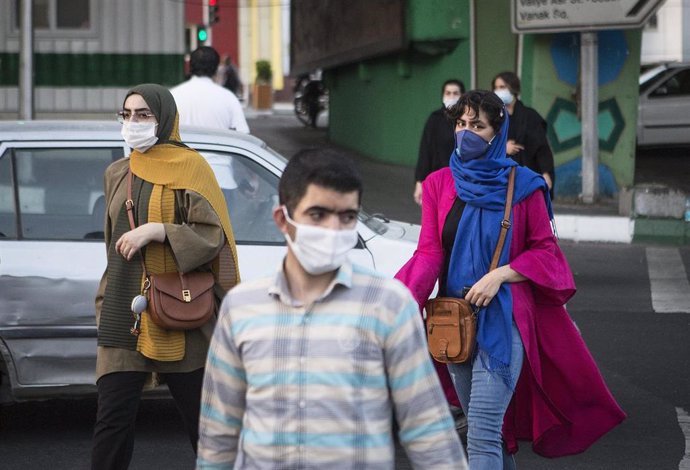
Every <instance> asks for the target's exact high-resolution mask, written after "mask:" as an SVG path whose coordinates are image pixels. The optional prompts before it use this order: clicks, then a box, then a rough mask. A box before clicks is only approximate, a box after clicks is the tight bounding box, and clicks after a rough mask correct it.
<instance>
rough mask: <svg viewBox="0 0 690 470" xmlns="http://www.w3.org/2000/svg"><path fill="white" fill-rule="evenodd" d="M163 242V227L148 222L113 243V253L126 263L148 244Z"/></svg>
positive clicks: (159, 224) (156, 223)
mask: <svg viewBox="0 0 690 470" xmlns="http://www.w3.org/2000/svg"><path fill="white" fill-rule="evenodd" d="M164 241H165V226H164V225H163V224H161V223H158V222H149V223H147V224H144V225H140V226H139V227H137V228H135V229H134V230H130V231H129V232H125V233H124V234H123V235H122V236H121V237H120V239H119V240H118V241H117V242H115V251H116V252H117V253H119V254H121V255H122V257H123V258H124V259H126V260H127V261H129V260H131V259H132V257H133V256H134V254H135V253H136V252H137V251H139V250H141V248H142V247H144V246H146V245H148V244H149V243H150V242H161V243H162V242H164Z"/></svg>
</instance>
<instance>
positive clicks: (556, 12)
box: [511, 0, 665, 33]
mask: <svg viewBox="0 0 690 470" xmlns="http://www.w3.org/2000/svg"><path fill="white" fill-rule="evenodd" d="M664 1H665V0H513V1H512V2H511V25H512V28H513V32H514V33H556V32H563V31H580V32H581V31H596V30H600V29H622V28H639V27H642V26H643V25H644V24H645V23H646V22H647V20H648V19H649V17H650V16H651V15H652V14H653V13H654V12H655V11H656V10H657V9H658V8H659V7H660V6H661V4H663V3H664Z"/></svg>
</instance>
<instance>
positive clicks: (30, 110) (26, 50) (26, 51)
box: [19, 0, 34, 121]
mask: <svg viewBox="0 0 690 470" xmlns="http://www.w3.org/2000/svg"><path fill="white" fill-rule="evenodd" d="M19 4H20V16H21V38H20V52H19V119H22V120H25V121H30V120H32V119H33V118H34V28H33V22H32V17H33V14H32V10H33V5H32V4H33V0H21V1H20V2H19Z"/></svg>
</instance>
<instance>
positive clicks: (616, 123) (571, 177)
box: [545, 31, 630, 197]
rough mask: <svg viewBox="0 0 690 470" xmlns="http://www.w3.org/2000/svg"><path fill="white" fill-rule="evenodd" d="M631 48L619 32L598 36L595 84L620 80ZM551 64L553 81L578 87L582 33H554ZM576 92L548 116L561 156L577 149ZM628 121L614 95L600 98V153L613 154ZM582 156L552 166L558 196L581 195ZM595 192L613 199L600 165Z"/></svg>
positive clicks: (611, 183)
mask: <svg viewBox="0 0 690 470" xmlns="http://www.w3.org/2000/svg"><path fill="white" fill-rule="evenodd" d="M629 53H630V52H629V47H628V43H627V41H626V38H625V35H624V33H623V32H622V31H601V32H599V33H598V55H599V61H598V62H599V71H598V85H599V87H600V88H601V87H602V86H604V85H606V84H609V83H612V82H614V81H615V80H617V79H618V77H619V76H620V74H621V72H622V70H623V68H624V65H625V63H626V61H627V60H628V56H629ZM550 55H551V60H552V61H553V65H554V68H555V71H556V75H557V78H558V79H559V80H560V81H562V82H564V83H565V84H567V85H568V86H569V87H572V88H573V89H574V90H578V89H579V70H580V35H579V33H563V34H554V35H553V37H552V40H551V45H550ZM578 108H579V103H578V93H577V92H576V93H575V94H574V96H573V97H572V99H570V100H568V99H564V98H561V97H557V98H556V99H555V100H554V101H553V103H552V105H551V107H550V108H549V111H548V113H547V115H546V117H545V118H546V121H547V123H548V138H549V142H550V144H551V147H552V149H553V151H554V153H559V152H565V151H569V150H572V149H576V148H578V149H579V148H580V146H581V130H582V126H581V122H580V113H579V109H578ZM625 125H626V120H625V117H624V114H623V113H622V112H621V106H619V102H618V99H617V97H615V96H613V97H610V98H606V99H604V100H600V102H599V115H598V130H599V148H600V152H611V153H613V152H614V150H615V148H616V146H617V145H618V143H619V141H620V139H621V136H622V135H623V130H624V129H625ZM581 172H582V155H581V154H579V155H576V156H575V158H573V159H572V160H570V161H569V162H567V163H565V164H562V165H559V166H558V167H557V168H556V189H555V192H556V194H558V195H562V196H576V195H578V194H580V193H581V192H582V175H581ZM599 190H600V194H601V195H602V196H607V197H612V196H615V195H616V194H617V193H618V191H619V188H618V184H617V183H616V179H615V177H614V173H613V171H612V168H610V167H609V166H608V165H606V164H603V163H601V159H600V163H599Z"/></svg>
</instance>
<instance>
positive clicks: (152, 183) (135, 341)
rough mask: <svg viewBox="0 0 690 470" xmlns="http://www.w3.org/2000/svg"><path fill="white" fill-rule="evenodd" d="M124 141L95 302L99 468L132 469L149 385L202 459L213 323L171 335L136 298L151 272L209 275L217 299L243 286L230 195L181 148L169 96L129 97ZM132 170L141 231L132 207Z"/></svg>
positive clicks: (138, 91) (109, 179)
mask: <svg viewBox="0 0 690 470" xmlns="http://www.w3.org/2000/svg"><path fill="white" fill-rule="evenodd" d="M119 117H120V121H121V122H122V136H123V138H124V139H125V142H126V143H127V144H128V145H129V146H130V147H131V148H132V153H131V155H130V156H129V158H124V159H121V160H118V161H117V162H115V163H113V164H112V165H110V166H109V167H108V169H107V170H106V173H105V198H106V216H105V242H106V248H107V254H108V264H107V268H106V271H105V273H104V275H103V278H102V280H101V284H100V286H99V290H98V294H97V297H96V320H97V325H98V357H97V363H96V380H97V386H98V412H97V418H96V425H95V429H94V442H93V452H92V468H94V469H99V470H102V469H110V468H127V466H128V465H129V461H130V459H131V456H132V451H133V447H134V423H135V420H136V414H137V409H138V405H139V400H140V398H141V392H142V389H143V388H144V386H145V385H148V386H150V385H155V384H157V383H158V382H159V380H161V381H164V382H165V383H167V385H168V387H169V389H170V393H171V395H172V397H173V398H174V400H175V402H176V404H177V407H178V409H179V410H180V413H181V415H182V418H183V421H184V424H185V427H186V428H187V431H188V433H189V438H190V440H191V442H192V446H193V447H194V450H195V451H196V442H197V439H198V416H199V403H200V396H201V385H202V380H203V373H204V369H203V367H204V364H205V360H206V352H207V349H208V344H209V340H210V337H211V334H212V332H213V328H214V326H215V316H214V317H213V318H212V319H211V320H209V322H208V323H206V324H205V325H203V326H201V327H200V328H197V329H192V330H184V331H180V330H178V331H172V330H164V329H162V328H160V327H158V326H157V325H156V324H154V323H153V322H152V321H150V318H149V316H148V314H147V312H146V311H144V312H143V313H142V314H141V315H140V318H139V321H138V322H137V323H136V324H135V316H134V315H133V312H132V299H133V298H134V297H136V296H137V295H139V294H141V293H142V286H143V281H144V273H143V268H142V259H141V258H142V256H143V260H144V262H145V266H146V271H147V272H148V273H152V274H157V273H164V272H175V271H179V272H184V273H187V272H190V271H211V272H213V274H214V278H215V281H216V283H215V284H216V285H215V288H214V291H215V295H216V298H217V301H218V302H220V300H221V299H222V297H223V295H224V294H225V292H226V291H227V290H228V289H229V288H231V287H232V286H234V285H235V284H237V282H239V271H238V266H237V253H236V250H235V241H234V238H233V234H232V227H231V225H230V219H229V216H228V210H227V206H226V204H225V199H224V198H223V193H222V192H221V189H220V187H219V186H218V183H217V181H216V179H215V176H214V174H213V171H212V170H211V167H210V166H209V165H208V163H207V162H206V160H204V158H203V157H202V156H201V155H200V154H199V153H197V152H196V151H194V150H192V149H190V148H189V147H187V146H185V145H184V144H183V143H182V142H180V135H179V130H178V114H177V107H176V106H175V100H174V99H173V97H172V95H171V94H170V92H169V91H168V90H167V89H166V88H164V87H162V86H160V85H155V84H145V85H138V86H136V87H134V88H132V89H131V90H130V91H129V92H128V93H127V95H126V97H125V100H124V104H123V108H122V111H120V113H119ZM130 170H131V172H132V185H131V186H132V188H131V191H132V200H133V202H134V219H135V225H136V228H135V229H131V228H130V224H129V220H128V216H127V211H126V208H125V200H126V199H127V175H128V172H129V171H130Z"/></svg>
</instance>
